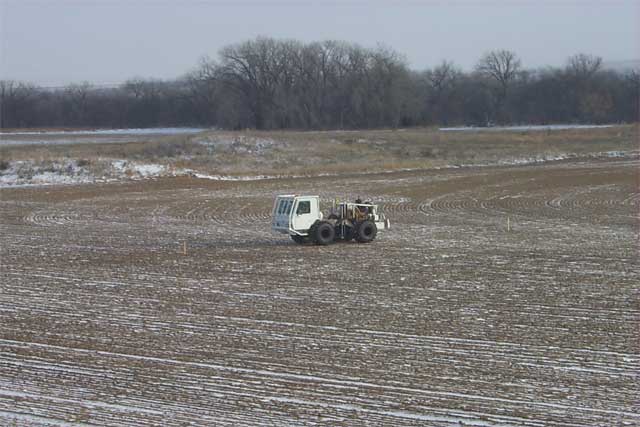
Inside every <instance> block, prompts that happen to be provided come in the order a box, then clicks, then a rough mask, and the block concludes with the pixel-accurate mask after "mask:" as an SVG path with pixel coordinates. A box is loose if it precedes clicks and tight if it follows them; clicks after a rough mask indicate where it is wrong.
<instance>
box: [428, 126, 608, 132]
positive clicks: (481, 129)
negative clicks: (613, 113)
mask: <svg viewBox="0 0 640 427" xmlns="http://www.w3.org/2000/svg"><path fill="white" fill-rule="evenodd" d="M613 126H614V125H528V126H494V127H475V126H459V127H447V128H439V129H438V130H440V131H441V132H494V131H495V132H508V131H526V132H528V131H545V130H546V131H550V130H570V129H603V128H611V127H613Z"/></svg>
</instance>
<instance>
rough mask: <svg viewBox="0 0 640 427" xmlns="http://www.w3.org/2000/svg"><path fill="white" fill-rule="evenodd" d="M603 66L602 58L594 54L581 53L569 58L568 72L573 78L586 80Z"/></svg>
mask: <svg viewBox="0 0 640 427" xmlns="http://www.w3.org/2000/svg"><path fill="white" fill-rule="evenodd" d="M601 68H602V58H601V57H599V56H594V55H587V54H585V53H579V54H577V55H573V56H571V57H569V59H568V60H567V72H568V73H569V75H571V76H572V77H573V78H576V79H580V80H586V79H589V78H590V77H592V76H593V75H594V74H596V73H597V72H598V71H600V69H601Z"/></svg>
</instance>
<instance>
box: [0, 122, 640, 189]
mask: <svg viewBox="0 0 640 427" xmlns="http://www.w3.org/2000/svg"><path fill="white" fill-rule="evenodd" d="M197 131H198V130H197V129H194V130H190V131H189V132H183V133H179V132H164V133H163V132H162V130H159V131H157V132H153V131H147V132H146V133H144V132H139V131H138V132H132V133H131V134H126V133H123V132H115V133H113V132H112V133H108V132H91V133H68V132H66V133H65V132H62V133H61V132H58V133H48V134H45V135H43V134H39V133H26V134H25V133H22V134H20V135H8V134H7V135H5V136H3V137H2V139H3V140H4V141H5V142H6V141H14V142H12V143H10V144H8V143H5V144H2V143H1V142H2V141H0V185H8V184H7V183H11V182H14V183H20V184H30V183H46V182H47V179H49V178H50V177H51V176H52V175H55V174H58V175H63V176H65V177H66V178H65V179H64V180H63V181H64V182H94V181H100V180H104V179H126V178H136V177H138V178H139V177H149V176H155V177H159V176H175V175H194V174H201V175H208V176H215V177H218V176H310V175H318V174H345V173H373V172H381V171H392V170H401V169H430V168H442V167H452V166H460V165H499V164H521V163H536V162H542V161H548V160H561V159H566V158H580V157H585V156H586V157H611V156H629V155H635V154H637V152H638V145H637V135H638V126H637V125H625V126H612V127H598V128H588V129H585V128H570V129H557V128H549V129H547V130H540V129H535V130H529V129H518V130H510V129H494V130H491V129H489V130H487V129H482V130H481V131H480V130H478V131H476V130H473V129H469V128H465V129H464V131H459V132H456V131H440V130H438V129H437V128H419V129H415V128H412V129H399V130H370V131H318V132H296V131H282V132H278V131H269V132H266V131H265V132H260V131H238V132H227V131H203V132H197ZM8 138H13V139H8ZM16 138H17V139H16ZM61 138H62V139H61ZM20 139H21V140H22V144H19V143H15V140H20ZM114 139H115V140H114ZM40 140H42V141H40ZM38 141H40V142H42V143H36V142H38ZM43 141H44V142H43ZM47 141H49V142H52V141H53V142H52V143H47ZM114 142H118V143H114ZM123 165H124V166H123ZM140 170H143V171H150V170H151V171H155V172H154V173H153V174H151V175H149V174H139V173H138V171H140ZM45 172H46V173H49V175H45V174H44V173H45ZM3 176H4V178H3ZM14 176H15V177H18V178H17V179H14ZM74 180H75V181H74ZM3 183H4V184H3Z"/></svg>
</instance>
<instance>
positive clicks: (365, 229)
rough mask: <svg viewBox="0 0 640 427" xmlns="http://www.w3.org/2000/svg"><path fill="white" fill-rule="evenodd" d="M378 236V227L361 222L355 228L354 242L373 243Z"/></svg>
mask: <svg viewBox="0 0 640 427" xmlns="http://www.w3.org/2000/svg"><path fill="white" fill-rule="evenodd" d="M377 234H378V227H376V223H375V222H373V221H369V220H366V221H362V222H361V223H360V224H358V225H357V226H356V240H357V241H358V242H359V243H369V242H373V240H374V239H375V238H376V235H377Z"/></svg>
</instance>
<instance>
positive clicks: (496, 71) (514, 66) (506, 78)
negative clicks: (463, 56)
mask: <svg viewBox="0 0 640 427" xmlns="http://www.w3.org/2000/svg"><path fill="white" fill-rule="evenodd" d="M521 65H522V63H521V62H520V59H518V57H517V56H516V54H515V53H514V52H511V51H509V50H494V51H491V52H488V53H486V54H484V56H483V57H482V58H480V61H478V64H477V65H476V70H477V71H478V72H480V73H482V74H484V75H486V76H488V77H490V78H492V79H494V80H495V81H496V82H497V83H498V84H499V85H500V88H501V90H502V97H503V98H505V97H506V96H507V90H508V88H509V85H510V84H511V82H512V81H513V80H514V79H515V78H516V76H517V74H518V72H519V71H520V67H521Z"/></svg>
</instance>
